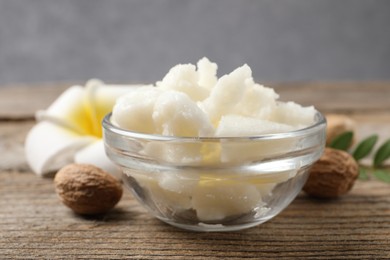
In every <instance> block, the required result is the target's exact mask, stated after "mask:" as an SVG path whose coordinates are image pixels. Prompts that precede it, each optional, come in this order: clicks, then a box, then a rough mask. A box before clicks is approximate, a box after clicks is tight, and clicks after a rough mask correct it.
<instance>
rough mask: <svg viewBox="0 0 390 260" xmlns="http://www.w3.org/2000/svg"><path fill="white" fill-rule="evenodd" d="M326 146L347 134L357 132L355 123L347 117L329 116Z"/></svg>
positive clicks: (327, 116)
mask: <svg viewBox="0 0 390 260" xmlns="http://www.w3.org/2000/svg"><path fill="white" fill-rule="evenodd" d="M326 121H327V127H326V145H330V144H331V143H332V141H333V140H334V139H335V138H336V137H337V136H339V135H341V134H342V133H345V132H349V131H350V132H355V128H356V124H355V121H354V120H353V119H352V118H350V117H348V116H346V115H337V114H329V115H326Z"/></svg>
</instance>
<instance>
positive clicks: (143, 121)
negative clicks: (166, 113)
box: [112, 87, 163, 134]
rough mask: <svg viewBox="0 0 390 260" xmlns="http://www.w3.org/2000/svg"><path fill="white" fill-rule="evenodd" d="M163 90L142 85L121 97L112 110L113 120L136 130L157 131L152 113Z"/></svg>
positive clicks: (152, 132)
mask: <svg viewBox="0 0 390 260" xmlns="http://www.w3.org/2000/svg"><path fill="white" fill-rule="evenodd" d="M162 92H163V91H162V90H161V89H158V88H155V87H140V88H138V89H136V90H135V91H133V92H131V93H129V94H127V95H124V96H122V97H120V98H119V99H118V100H117V102H116V104H115V106H114V108H113V110H112V122H113V123H114V124H116V125H118V126H119V127H121V128H124V129H128V130H131V131H134V132H140V133H147V134H154V133H156V130H155V126H154V122H153V118H152V114H153V110H154V105H155V103H156V100H157V98H158V97H159V96H160V94H161V93H162Z"/></svg>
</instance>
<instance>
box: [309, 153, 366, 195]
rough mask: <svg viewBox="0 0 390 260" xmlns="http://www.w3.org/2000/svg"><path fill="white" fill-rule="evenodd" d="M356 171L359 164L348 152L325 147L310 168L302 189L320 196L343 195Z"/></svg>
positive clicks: (351, 182)
mask: <svg viewBox="0 0 390 260" xmlns="http://www.w3.org/2000/svg"><path fill="white" fill-rule="evenodd" d="M358 171H359V166H358V164H357V162H356V161H355V159H354V158H353V157H352V156H351V155H350V154H349V153H347V152H344V151H341V150H336V149H332V148H325V151H324V154H323V155H322V157H321V158H320V159H319V160H318V161H317V162H316V163H315V164H314V165H313V167H312V168H311V170H310V175H309V179H308V180H307V182H306V184H305V186H304V187H303V190H304V191H305V192H306V193H307V194H309V195H311V196H315V197H320V198H334V197H337V196H340V195H343V194H345V193H347V192H348V191H349V190H350V189H351V188H352V186H353V184H354V182H355V180H356V179H357V177H358V175H359V173H358Z"/></svg>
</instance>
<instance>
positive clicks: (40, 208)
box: [0, 82, 390, 259]
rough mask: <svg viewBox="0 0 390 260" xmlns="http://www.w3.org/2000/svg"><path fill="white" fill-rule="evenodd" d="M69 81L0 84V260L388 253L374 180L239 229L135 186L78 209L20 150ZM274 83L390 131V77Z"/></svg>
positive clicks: (364, 131)
mask: <svg viewBox="0 0 390 260" xmlns="http://www.w3.org/2000/svg"><path fill="white" fill-rule="evenodd" d="M66 87H67V85H62V86H54V85H52V86H50V85H46V86H35V87H23V86H19V87H12V88H5V87H4V88H0V155H1V160H0V205H1V207H0V259H11V258H12V259H43V258H46V259H57V258H62V259H63V258H66V259H75V258H81V259H96V258H100V259H124V258H132V259H216V258H221V259H248V258H251V259H390V184H386V183H383V182H379V181H377V180H375V179H373V178H372V179H370V180H368V181H358V182H357V183H356V185H355V187H354V188H353V190H352V191H351V192H350V193H349V194H348V195H346V196H344V197H342V198H340V199H336V200H330V201H321V200H316V199H312V198H309V197H308V196H306V195H305V194H300V195H299V196H298V197H297V199H295V201H294V202H293V203H292V204H291V205H290V206H289V207H288V208H287V209H286V210H284V211H283V212H282V213H281V214H280V215H278V216H276V217H275V218H273V219H272V220H270V221H268V222H266V223H264V224H262V225H260V226H257V227H254V228H251V229H248V230H244V231H240V232H228V233H195V232H188V231H183V230H180V229H177V228H174V227H171V226H168V225H166V224H164V223H162V222H160V221H158V220H156V219H154V218H153V217H151V216H150V215H149V214H147V213H146V212H145V210H143V209H142V208H141V207H140V206H139V205H138V203H137V202H136V201H135V200H133V198H132V196H131V195H130V193H129V192H126V193H125V195H124V197H123V198H122V200H121V201H120V203H119V204H118V206H117V207H116V209H115V210H113V211H112V212H110V213H109V214H107V215H105V216H101V217H96V218H84V217H80V216H77V215H75V214H73V213H72V212H71V211H70V210H69V209H68V208H66V207H64V206H63V205H62V204H61V203H60V201H59V199H58V198H57V196H56V194H55V191H54V186H53V180H52V179H45V178H40V177H38V176H36V175H34V174H33V173H32V172H31V171H30V169H29V167H28V166H27V164H26V161H25V157H24V154H23V141H24V138H25V135H26V133H27V132H28V130H29V129H30V128H31V127H32V126H33V124H34V119H33V114H34V111H36V110H38V109H43V108H46V107H47V106H48V105H49V104H50V103H51V102H52V101H53V100H54V99H55V98H56V97H57V96H58V95H59V94H60V93H61V91H63V90H64V89H65V88H66ZM276 88H277V91H278V92H279V93H280V94H281V96H282V99H284V100H286V99H291V100H295V101H297V102H300V103H302V104H306V105H308V104H314V105H316V106H317V108H318V109H319V110H321V111H322V112H338V113H346V114H349V115H351V116H352V117H353V118H354V119H356V120H357V121H358V122H359V129H358V133H357V134H358V136H360V137H364V136H367V135H368V134H370V133H379V134H380V135H381V139H382V140H383V139H385V138H389V137H390V83H375V82H367V83H358V84H355V83H331V84H318V83H316V84H314V83H307V84H284V85H276ZM358 138H359V137H358Z"/></svg>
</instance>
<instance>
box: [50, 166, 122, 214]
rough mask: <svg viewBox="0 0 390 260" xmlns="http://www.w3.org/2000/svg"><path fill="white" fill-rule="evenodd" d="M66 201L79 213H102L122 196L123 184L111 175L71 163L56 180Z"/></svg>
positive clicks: (90, 167)
mask: <svg viewBox="0 0 390 260" xmlns="http://www.w3.org/2000/svg"><path fill="white" fill-rule="evenodd" d="M54 183H55V187H56V191H57V194H58V195H59V197H60V198H61V200H62V202H63V203H64V204H65V205H66V206H68V207H69V208H71V209H72V210H73V211H74V212H76V213H78V214H85V215H92V214H102V213H105V212H107V211H109V210H110V209H112V208H113V207H114V206H115V205H116V204H117V203H118V201H119V200H120V199H121V197H122V193H123V189H122V185H121V183H120V182H119V181H118V180H117V179H116V178H115V177H113V176H112V175H110V174H109V173H107V172H105V171H103V170H102V169H100V168H97V167H95V166H93V165H88V164H70V165H67V166H65V167H63V168H62V169H61V170H59V171H58V172H57V174H56V176H55V178H54Z"/></svg>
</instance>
